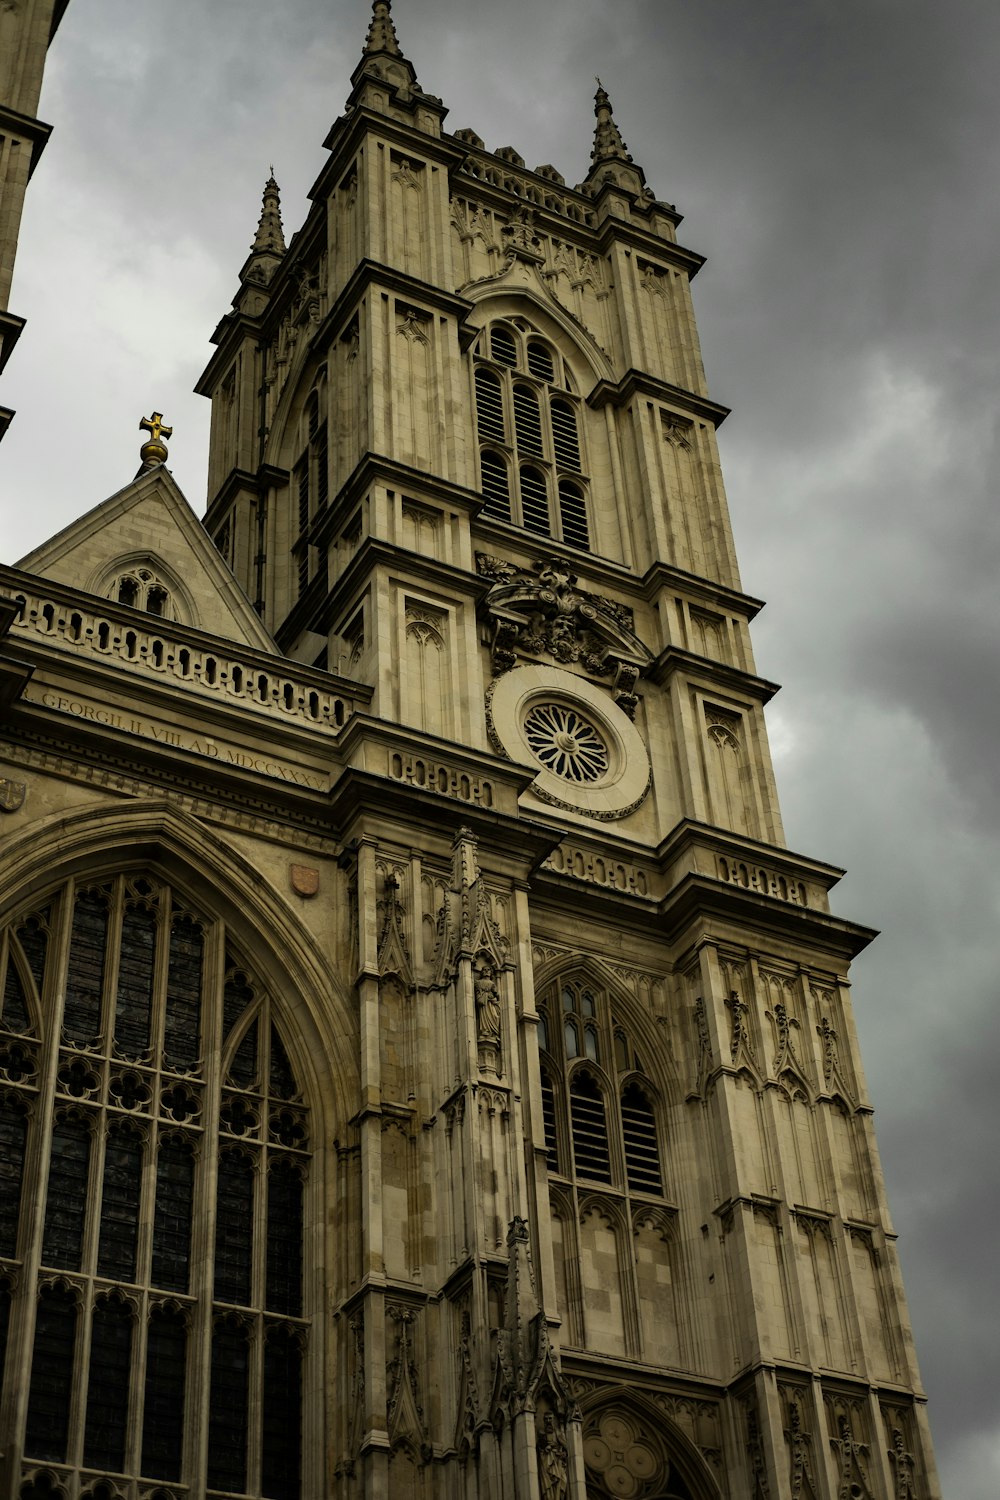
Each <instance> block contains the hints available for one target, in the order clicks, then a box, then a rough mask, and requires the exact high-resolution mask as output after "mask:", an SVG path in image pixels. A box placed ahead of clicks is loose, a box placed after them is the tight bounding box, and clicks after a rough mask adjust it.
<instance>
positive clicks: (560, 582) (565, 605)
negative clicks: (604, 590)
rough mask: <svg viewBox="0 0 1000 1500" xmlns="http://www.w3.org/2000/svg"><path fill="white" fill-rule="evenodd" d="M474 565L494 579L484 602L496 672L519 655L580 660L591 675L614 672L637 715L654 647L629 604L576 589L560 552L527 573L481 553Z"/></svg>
mask: <svg viewBox="0 0 1000 1500" xmlns="http://www.w3.org/2000/svg"><path fill="white" fill-rule="evenodd" d="M476 566H477V569H478V571H479V575H480V577H482V578H489V579H491V580H492V581H493V588H492V589H491V590H490V593H489V595H488V596H487V599H486V604H485V608H486V611H487V613H488V615H489V618H490V621H491V623H492V626H493V642H492V652H493V672H494V675H495V676H498V677H499V676H501V675H502V674H503V673H504V672H509V671H510V670H511V668H512V667H515V666H516V665H517V659H518V654H519V653H523V654H525V655H528V656H550V657H552V658H553V659H554V660H555V661H557V662H560V663H562V664H563V665H577V664H578V665H579V666H582V667H583V669H584V670H585V671H586V672H587V673H589V675H590V676H592V677H605V678H606V677H610V678H611V679H612V692H613V696H614V699H615V702H616V703H617V704H618V706H619V707H620V708H621V709H623V710H624V712H625V713H627V714H628V716H629V718H631V717H632V716H633V714H634V713H635V708H636V704H637V702H638V699H637V698H636V696H635V692H634V689H635V685H636V683H637V682H638V679H639V674H640V672H642V671H643V670H644V669H645V668H646V667H647V666H648V665H649V663H650V662H651V661H652V653H651V652H650V651H649V650H648V649H647V648H646V646H644V645H643V643H642V642H641V641H640V640H639V638H638V637H637V636H636V634H635V632H634V629H633V619H632V612H631V610H629V609H628V608H627V607H626V606H625V605H623V604H619V603H618V602H617V601H616V600H613V599H605V598H604V597H603V596H602V595H600V594H591V593H588V592H586V591H585V590H583V589H581V588H579V587H578V580H577V576H576V574H575V573H574V572H573V571H572V570H571V569H570V568H569V567H568V566H567V565H566V563H565V562H564V561H563V560H562V559H560V558H550V559H548V560H547V561H545V562H541V563H538V564H537V565H536V566H535V568H534V570H533V571H531V572H529V571H526V570H520V569H518V568H515V567H514V566H513V565H512V564H510V563H507V562H505V561H504V560H503V559H501V558H497V557H489V556H486V555H485V554H478V555H477V557H476Z"/></svg>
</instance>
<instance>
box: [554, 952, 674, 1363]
mask: <svg viewBox="0 0 1000 1500" xmlns="http://www.w3.org/2000/svg"><path fill="white" fill-rule="evenodd" d="M615 1006H616V1002H615V1000H614V999H613V997H612V995H611V993H610V992H609V990H608V989H607V987H606V986H605V985H603V984H601V983H600V982H599V981H597V980H596V979H595V978H594V977H592V976H591V975H589V974H587V973H586V972H585V971H582V970H579V969H574V970H572V971H570V972H568V973H566V974H563V975H562V976H561V977H560V978H559V979H558V980H556V981H554V982H553V983H552V984H550V985H549V986H548V987H547V988H544V989H541V990H540V999H539V1004H538V1014H539V1026H538V1042H539V1051H540V1059H539V1063H540V1081H541V1119H540V1122H539V1123H540V1126H541V1134H542V1136H543V1141H541V1142H539V1145H541V1146H543V1149H544V1154H545V1160H546V1163H547V1165H548V1172H549V1184H550V1194H551V1200H552V1211H553V1215H554V1216H555V1217H558V1219H559V1225H558V1226H557V1227H554V1228H553V1245H554V1254H555V1255H556V1262H557V1263H556V1277H557V1282H558V1284H559V1286H560V1287H561V1288H562V1292H561V1298H560V1302H559V1311H560V1315H561V1316H562V1318H563V1320H564V1330H565V1336H566V1337H568V1339H569V1340H570V1342H571V1343H576V1344H580V1345H582V1346H583V1347H585V1348H587V1349H591V1350H594V1351H597V1352H601V1353H605V1354H610V1355H616V1356H624V1355H627V1356H629V1357H633V1358H642V1359H645V1360H647V1361H648V1362H650V1363H655V1364H663V1365H669V1366H673V1367H676V1366H678V1365H680V1364H681V1363H682V1354H681V1350H682V1346H683V1343H684V1340H685V1338H686V1337H687V1334H686V1333H684V1332H683V1331H682V1327H683V1319H684V1311H683V1307H682V1306H681V1305H680V1302H679V1300H678V1292H677V1290H676V1288H677V1286H678V1284H679V1276H680V1270H679V1266H678V1261H677V1248H676V1240H675V1234H674V1225H675V1220H676V1210H675V1209H674V1207H673V1206H672V1205H671V1203H670V1202H669V1201H668V1178H667V1174H666V1172H665V1166H664V1164H665V1158H664V1149H663V1147H664V1133H663V1132H664V1111H663V1101H662V1098H661V1096H660V1094H659V1091H658V1090H657V1088H656V1086H655V1084H654V1083H653V1080H652V1079H651V1077H650V1076H649V1074H648V1072H647V1070H646V1067H645V1066H644V1057H643V1053H642V1050H641V1048H640V1047H638V1046H637V1045H636V1043H635V1040H634V1039H633V1037H632V1036H631V1035H630V1032H629V1028H628V1025H627V1024H626V1022H625V1020H624V1018H623V1017H622V1016H621V1015H620V1014H617V1013H616V1008H615ZM567 1299H568V1300H567Z"/></svg>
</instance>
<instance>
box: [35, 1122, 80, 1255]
mask: <svg viewBox="0 0 1000 1500" xmlns="http://www.w3.org/2000/svg"><path fill="white" fill-rule="evenodd" d="M90 1145H91V1132H90V1121H89V1120H88V1119H86V1118H85V1117H84V1116H83V1115H81V1114H78V1113H77V1112H76V1111H75V1110H73V1111H70V1112H67V1113H66V1114H61V1115H58V1116H57V1117H56V1124H55V1129H54V1130H53V1132H52V1154H51V1157H50V1162H49V1191H48V1198H47V1200H46V1206H45V1234H44V1236H43V1239H42V1260H43V1262H44V1263H45V1265H47V1266H59V1267H60V1268H61V1269H62V1270H66V1271H79V1270H80V1257H81V1255H82V1252H83V1231H84V1226H85V1221H86V1206H87V1188H88V1183H89V1177H90Z"/></svg>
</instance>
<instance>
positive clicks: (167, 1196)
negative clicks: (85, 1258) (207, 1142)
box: [151, 1135, 194, 1292]
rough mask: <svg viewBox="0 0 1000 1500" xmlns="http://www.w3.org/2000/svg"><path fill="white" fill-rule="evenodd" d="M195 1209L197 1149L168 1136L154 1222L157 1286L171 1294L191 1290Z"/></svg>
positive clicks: (159, 1166)
mask: <svg viewBox="0 0 1000 1500" xmlns="http://www.w3.org/2000/svg"><path fill="white" fill-rule="evenodd" d="M193 1207H194V1147H193V1145H192V1143H191V1142H190V1141H188V1140H185V1139H184V1138H183V1137H182V1136H176V1135H173V1136H169V1135H168V1136H166V1137H165V1138H164V1139H163V1143H162V1145H161V1146H160V1157H159V1161H158V1163H157V1169H156V1211H155V1217H154V1219H153V1268H152V1275H151V1280H152V1283H153V1285H154V1286H158V1287H164V1288H165V1289H166V1290H167V1291H171V1292H186V1291H187V1290H188V1280H189V1269H190V1261H191V1215H192V1211H193Z"/></svg>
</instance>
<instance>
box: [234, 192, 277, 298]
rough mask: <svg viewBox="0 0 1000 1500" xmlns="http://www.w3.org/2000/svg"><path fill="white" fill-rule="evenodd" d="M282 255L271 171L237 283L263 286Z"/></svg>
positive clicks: (275, 195) (275, 194)
mask: <svg viewBox="0 0 1000 1500" xmlns="http://www.w3.org/2000/svg"><path fill="white" fill-rule="evenodd" d="M284 253H285V231H284V229H283V228H282V225H281V193H280V191H279V188H278V184H277V182H276V181H275V178H274V168H273V167H272V168H271V175H270V177H269V178H268V179H267V181H266V182H265V184H264V202H263V205H262V207H261V211H260V223H259V224H258V225H257V233H256V234H255V235H254V241H253V244H252V245H251V246H250V254H249V255H248V256H247V259H246V262H245V264H244V266H243V269H242V271H241V272H240V281H241V282H247V281H253V282H257V283H258V284H259V285H261V286H266V285H267V283H268V282H269V281H270V280H271V277H272V276H273V275H274V273H275V271H276V270H277V268H278V265H279V263H280V261H281V257H282V256H283V255H284Z"/></svg>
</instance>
